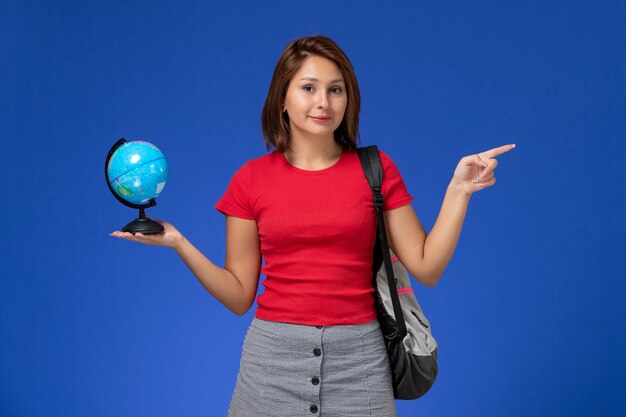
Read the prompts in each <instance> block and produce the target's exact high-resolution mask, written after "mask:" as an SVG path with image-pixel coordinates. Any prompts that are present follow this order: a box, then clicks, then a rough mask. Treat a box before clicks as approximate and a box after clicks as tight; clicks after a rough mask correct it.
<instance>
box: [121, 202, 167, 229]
mask: <svg viewBox="0 0 626 417" xmlns="http://www.w3.org/2000/svg"><path fill="white" fill-rule="evenodd" d="M164 230H165V228H164V227H163V225H161V224H160V223H157V222H155V221H154V220H152V219H149V218H147V217H146V214H145V213H144V209H143V208H140V209H139V217H138V218H136V219H135V220H133V221H132V222H130V223H128V224H127V225H126V226H124V228H123V229H122V232H130V233H132V234H133V235H134V234H135V233H141V234H144V235H153V234H156V233H161V232H163V231H164Z"/></svg>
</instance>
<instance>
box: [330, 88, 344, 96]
mask: <svg viewBox="0 0 626 417" xmlns="http://www.w3.org/2000/svg"><path fill="white" fill-rule="evenodd" d="M342 91H343V90H342V89H341V87H333V88H331V89H330V92H331V93H333V94H341V92H342Z"/></svg>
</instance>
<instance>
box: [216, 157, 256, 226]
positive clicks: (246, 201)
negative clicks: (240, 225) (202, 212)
mask: <svg viewBox="0 0 626 417" xmlns="http://www.w3.org/2000/svg"><path fill="white" fill-rule="evenodd" d="M250 174H251V173H250V163H246V164H245V165H244V166H242V167H241V168H240V169H239V170H238V171H237V172H235V175H233V177H232V178H231V180H230V184H228V188H227V189H226V192H225V193H224V195H223V196H222V198H220V199H219V201H218V202H217V203H216V204H215V208H216V209H217V210H218V211H219V212H221V213H223V214H228V215H231V216H235V217H240V218H242V219H248V220H256V216H255V215H254V212H253V210H252V207H251V205H250V201H251V198H250V192H251V187H250Z"/></svg>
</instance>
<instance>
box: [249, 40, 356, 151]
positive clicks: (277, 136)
mask: <svg viewBox="0 0 626 417" xmlns="http://www.w3.org/2000/svg"><path fill="white" fill-rule="evenodd" d="M310 56H320V57H323V58H326V59H329V60H331V61H332V62H334V63H335V64H336V65H337V66H338V67H339V70H340V71H341V74H342V75H343V78H344V81H345V83H346V94H347V96H348V103H347V106H346V111H345V113H344V116H343V120H342V121H341V124H340V125H339V127H338V128H337V129H336V130H335V132H334V137H335V142H337V143H339V144H340V145H341V146H342V147H343V148H344V149H348V150H350V149H356V147H357V141H358V137H359V111H360V109H361V94H360V92H359V84H358V83H357V81H356V76H355V75H354V69H353V68H352V64H351V63H350V60H349V59H348V57H347V56H346V54H345V53H344V52H343V51H342V50H341V48H339V45H337V44H336V43H335V42H334V41H333V40H332V39H330V38H327V37H326V36H309V37H305V38H300V39H296V40H294V41H292V42H291V43H289V45H287V47H286V48H285V49H284V50H283V52H282V54H281V55H280V58H279V59H278V62H277V63H276V68H275V69H274V75H273V76H272V82H271V84H270V88H269V91H268V92H267V97H266V98H265V104H264V105H263V111H262V113H261V125H262V127H263V136H264V137H265V145H266V146H267V149H268V150H269V149H271V148H272V147H274V148H276V149H277V150H278V151H280V152H283V151H285V150H286V149H287V148H288V147H289V116H288V115H287V113H286V112H283V111H282V108H283V104H284V102H285V97H286V95H287V89H288V87H289V83H290V82H291V78H292V77H293V75H294V74H295V73H296V72H297V71H298V69H299V68H300V65H302V63H303V62H304V60H305V59H306V58H308V57H310Z"/></svg>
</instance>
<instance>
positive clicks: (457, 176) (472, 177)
mask: <svg viewBox="0 0 626 417" xmlns="http://www.w3.org/2000/svg"><path fill="white" fill-rule="evenodd" d="M513 148H515V145H514V144H510V145H504V146H500V147H498V148H493V149H489V150H488V151H485V152H481V153H477V154H474V155H470V156H465V157H463V158H461V161H459V164H458V165H457V167H456V169H455V170H454V177H453V178H452V182H453V183H455V184H457V185H458V186H459V187H460V188H461V189H462V190H463V192H464V193H466V194H467V195H468V196H471V195H472V194H474V193H475V192H476V191H480V190H482V189H484V188H487V187H491V186H492V185H494V184H495V183H496V177H494V173H493V171H494V170H495V169H496V167H497V166H498V161H497V160H496V159H494V158H495V157H496V156H499V155H502V154H503V153H506V152H508V151H510V150H511V149H513Z"/></svg>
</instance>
